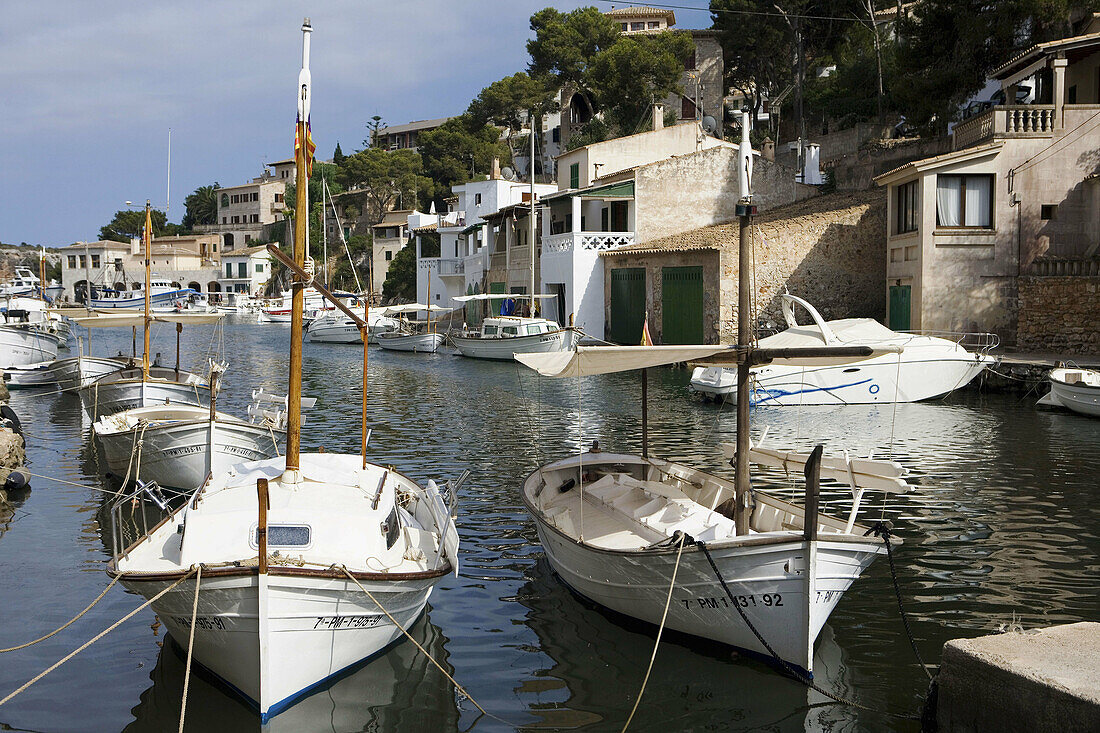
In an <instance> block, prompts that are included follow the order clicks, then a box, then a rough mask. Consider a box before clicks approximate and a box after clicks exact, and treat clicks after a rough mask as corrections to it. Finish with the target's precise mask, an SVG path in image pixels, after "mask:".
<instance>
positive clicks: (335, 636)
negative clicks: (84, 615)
mask: <svg viewBox="0 0 1100 733" xmlns="http://www.w3.org/2000/svg"><path fill="white" fill-rule="evenodd" d="M277 573H278V568H272V569H271V572H270V574H268V575H266V576H260V575H257V574H249V575H244V576H241V575H238V576H235V577H228V578H218V577H217V576H215V575H209V576H208V575H206V574H205V573H204V577H203V579H202V585H201V591H200V594H199V607H198V613H197V620H196V623H195V642H194V658H195V660H196V661H197V662H198V663H199V664H202V665H203V666H204V667H206V668H207V669H208V670H210V671H211V672H213V673H214V674H215V675H217V676H218V677H220V678H221V679H222V680H224V681H225V682H227V683H228V684H229V685H230V686H232V687H233V688H234V689H235V690H237V691H238V692H239V693H240V694H242V695H244V696H245V697H246V698H248V700H249V701H251V702H252V704H253V705H255V706H256V707H257V708H258V709H259V711H260V715H261V718H262V719H263V720H264V721H266V720H267V719H268V718H270V717H271V716H274V715H276V714H277V713H278V712H280V711H281V710H283V709H285V708H287V707H289V706H290V705H291V704H292V703H293V702H294V700H296V699H298V698H299V697H302V696H303V695H305V694H307V693H308V692H309V691H310V690H312V689H313V688H315V687H318V686H320V685H322V684H323V683H325V682H326V681H327V680H328V679H330V678H332V677H334V676H335V675H338V674H339V673H340V672H342V671H344V670H346V669H348V668H349V667H352V666H355V665H356V664H358V663H360V662H363V661H364V660H366V659H369V658H370V657H372V656H374V655H375V654H377V653H379V652H381V651H382V650H384V649H385V648H386V647H388V646H389V645H390V644H392V643H393V642H395V641H397V640H398V639H399V638H401V637H402V636H403V634H402V632H401V631H400V630H399V629H398V628H397V627H396V626H395V625H394V624H393V623H392V622H391V621H390V620H389V619H388V618H387V617H386V616H385V614H383V613H382V612H381V611H380V610H379V608H378V606H377V605H375V603H374V602H373V601H371V600H370V598H369V597H368V596H367V595H365V594H364V593H363V592H362V591H361V590H359V587H358V586H357V585H356V584H355V583H353V582H351V581H350V580H348V579H346V578H342V579H341V578H330V577H316V578H307V577H291V576H280V575H279V574H277ZM171 582H172V581H170V580H162V581H152V582H149V581H141V582H138V581H132V580H128V579H126V578H125V577H124V578H123V580H122V584H123V585H124V586H126V587H127V588H128V589H130V590H132V591H134V592H136V593H140V594H141V595H143V596H145V597H147V598H148V597H152V596H153V595H155V594H157V593H158V592H160V591H161V590H163V589H164V588H165V587H167V586H168V585H170V584H171ZM360 583H361V584H362V585H363V587H364V588H366V589H367V590H368V591H370V593H371V594H372V595H373V596H374V597H375V598H377V599H378V601H379V602H380V603H381V604H382V605H383V606H384V607H385V608H386V610H387V611H389V612H390V614H392V615H393V617H394V618H395V619H397V621H398V623H400V624H401V626H403V627H405V628H408V627H409V626H411V625H412V624H413V622H414V621H416V619H417V618H419V616H420V615H421V614H422V613H423V612H424V608H425V606H426V605H427V602H428V596H429V595H430V594H431V590H432V587H433V584H434V583H435V579H417V580H408V581H394V580H386V581H382V582H378V581H370V580H360ZM194 591H195V584H194V580H189V581H187V582H184V583H182V584H181V585H179V586H178V587H177V588H176V589H175V590H173V591H172V592H170V593H168V594H167V595H165V596H164V597H162V598H161V599H160V600H158V601H157V602H156V603H154V604H153V610H154V611H156V613H157V615H158V616H159V617H160V619H161V620H162V621H163V622H164V624H165V626H166V628H167V629H168V633H170V634H171V635H172V637H173V638H174V639H175V640H176V643H178V644H179V645H180V646H181V647H183V648H184V649H186V648H187V645H188V637H189V634H190V626H191V615H192V604H193V602H194ZM261 639H263V640H264V641H263V643H261V641H260V640H261Z"/></svg>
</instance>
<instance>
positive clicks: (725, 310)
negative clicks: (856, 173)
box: [603, 190, 886, 343]
mask: <svg viewBox="0 0 1100 733" xmlns="http://www.w3.org/2000/svg"><path fill="white" fill-rule="evenodd" d="M885 217H886V199H885V194H884V192H882V191H881V190H874V191H862V192H859V193H835V194H829V195H826V196H818V197H816V198H813V199H809V200H806V201H800V202H797V203H794V204H790V205H788V206H783V207H779V208H777V209H773V210H771V211H767V212H764V213H762V214H760V215H759V216H757V217H756V220H755V223H756V225H757V226H756V227H755V237H756V238H755V242H754V252H753V260H754V262H755V267H754V302H755V305H754V313H755V316H756V317H755V319H754V320H755V321H756V323H757V325H758V326H761V327H768V326H779V325H780V324H782V323H783V318H782V313H781V310H780V308H781V306H780V298H779V296H780V294H781V293H783V292H784V289H786V290H789V292H790V293H791V294H792V295H797V296H799V297H802V298H805V299H806V300H808V301H809V302H810V303H811V304H812V305H813V306H814V307H815V308H817V309H818V310H819V311H820V312H821V314H822V315H823V316H824V317H825V318H826V319H835V318H856V317H867V318H876V319H878V320H880V321H882V320H883V319H884V318H885V316H886V255H885V252H886V244H885V237H886V224H885ZM738 241H739V224H738V223H737V222H730V223H727V224H719V225H716V226H709V227H703V228H700V229H694V230H692V231H688V232H684V233H682V234H676V235H673V236H669V237H664V238H662V239H659V240H656V241H653V242H649V243H646V244H639V245H633V246H632V247H624V248H622V249H619V250H615V251H613V252H612V253H608V254H605V255H603V258H604V288H605V294H606V295H607V299H608V301H609V300H610V278H611V276H610V270H611V269H613V268H618V267H628V266H630V267H646V269H647V282H646V284H647V289H648V294H647V308H648V313H649V317H650V321H649V322H650V328H651V329H653V327H654V324H655V323H659V322H660V313H659V310H658V309H657V308H658V306H659V303H660V293H659V292H656V290H657V289H659V284H660V268H661V267H670V266H679V265H703V266H704V317H705V319H706V321H705V325H704V334H705V337H706V340H707V342H708V343H715V342H720V343H733V342H734V341H735V340H736V336H737V279H738V267H737V265H738ZM714 267H717V268H718V272H716V273H712V268H714ZM655 283H656V285H655ZM712 290H713V291H716V292H715V294H714V295H713V296H712V295H711V292H712ZM803 322H806V321H805V320H803ZM608 323H609V327H610V313H608ZM654 338H655V339H658V342H659V336H658V335H657V333H654ZM712 338H713V340H712Z"/></svg>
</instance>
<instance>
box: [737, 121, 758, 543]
mask: <svg viewBox="0 0 1100 733" xmlns="http://www.w3.org/2000/svg"><path fill="white" fill-rule="evenodd" d="M737 157H738V163H739V165H738V179H739V184H740V194H741V196H740V200H739V201H738V204H737V216H738V218H739V219H740V246H739V247H738V259H737V262H738V264H737V267H738V270H737V345H738V347H740V349H741V350H742V351H741V354H742V356H741V358H740V359H738V362H737V455H736V457H735V458H734V470H733V479H734V491H735V499H736V503H737V507H736V508H735V509H734V521H735V523H736V525H737V534H739V535H747V534H748V533H749V520H750V518H751V517H752V506H751V505H752V485H751V482H750V479H749V379H750V376H749V366H750V365H751V362H752V359H751V357H752V353H751V345H752V344H751V342H752V323H751V321H750V317H751V314H750V313H749V311H750V309H751V306H750V300H749V295H750V287H751V283H750V279H749V277H750V274H751V273H750V271H751V269H752V260H751V257H750V255H751V252H750V249H749V234H750V228H751V227H752V215H753V214H754V213H755V212H756V207H755V206H753V205H752V145H751V143H750V142H749V113H748V112H742V113H741V146H740V148H739V149H738V152H737Z"/></svg>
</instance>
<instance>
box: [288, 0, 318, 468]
mask: <svg viewBox="0 0 1100 733" xmlns="http://www.w3.org/2000/svg"><path fill="white" fill-rule="evenodd" d="M312 31H313V27H312V26H311V25H310V23H309V18H306V19H305V21H304V22H303V23H302V71H301V72H300V73H299V74H298V130H297V137H296V138H295V139H296V141H297V144H296V145H295V146H294V147H295V149H294V163H295V179H294V184H295V185H294V189H295V190H294V192H295V199H296V201H295V207H294V208H295V214H294V264H295V265H297V266H298V267H299V268H304V267H305V262H306V248H307V247H308V246H309V243H308V242H307V241H306V218H307V217H308V216H309V210H308V206H309V204H308V201H307V197H308V189H309V173H308V170H307V165H306V156H307V155H308V154H309V153H308V149H309V140H308V138H307V137H306V135H307V121H308V119H309V103H310V98H309V97H310V86H311V85H310V76H309V34H310V33H311V32H312ZM304 288H305V283H304V282H303V281H302V280H301V278H300V277H292V278H291V291H292V293H293V295H292V297H291V317H290V378H289V380H288V388H287V424H286V471H287V473H290V474H291V476H290V477H289V478H291V480H297V474H298V469H299V467H300V456H301V443H302V311H303V310H304V307H305V292H304Z"/></svg>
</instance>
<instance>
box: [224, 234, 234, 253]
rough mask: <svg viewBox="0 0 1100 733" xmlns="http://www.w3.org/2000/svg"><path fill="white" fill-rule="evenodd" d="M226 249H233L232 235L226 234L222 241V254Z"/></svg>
mask: <svg viewBox="0 0 1100 733" xmlns="http://www.w3.org/2000/svg"><path fill="white" fill-rule="evenodd" d="M227 249H233V235H232V234H226V235H225V238H224V240H223V241H222V251H223V252H224V251H225V250H227Z"/></svg>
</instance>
